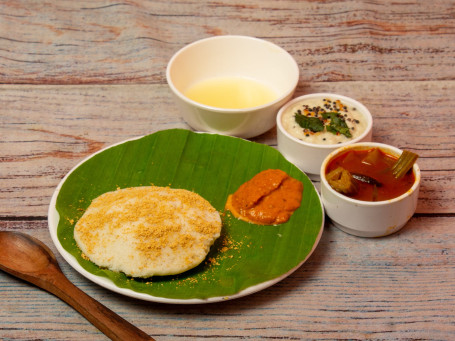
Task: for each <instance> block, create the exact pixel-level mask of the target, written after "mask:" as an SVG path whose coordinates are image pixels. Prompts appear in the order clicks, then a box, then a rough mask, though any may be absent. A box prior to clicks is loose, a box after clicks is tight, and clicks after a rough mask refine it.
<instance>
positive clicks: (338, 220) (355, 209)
mask: <svg viewBox="0 0 455 341" xmlns="http://www.w3.org/2000/svg"><path fill="white" fill-rule="evenodd" d="M372 147H379V148H380V149H381V150H383V151H384V152H386V153H388V154H390V155H394V156H397V157H399V156H400V155H401V153H402V151H401V150H400V149H398V148H395V147H393V146H389V145H386V144H382V143H374V142H365V143H356V144H353V145H349V146H345V147H341V148H339V149H337V150H335V151H334V152H332V153H330V154H329V155H328V156H327V158H326V159H325V160H324V162H323V163H322V166H321V169H320V172H321V198H322V203H323V204H324V208H325V212H326V214H327V215H328V217H329V218H330V219H331V220H332V222H333V223H334V225H335V226H336V227H338V228H339V229H341V230H343V231H345V232H347V233H349V234H353V235H356V236H359V237H382V236H386V235H389V234H391V233H394V232H396V231H398V230H400V229H401V228H402V227H403V226H404V225H405V224H406V223H407V222H408V220H409V219H410V218H411V217H412V215H413V214H414V212H415V210H416V207H417V199H418V196H419V187H420V169H419V166H418V165H417V163H415V164H414V168H413V172H414V176H415V182H414V184H413V186H412V187H411V188H410V189H409V190H408V191H407V192H406V193H404V194H402V195H401V196H399V197H397V198H394V199H390V200H384V201H375V202H372V201H362V200H356V199H351V198H349V197H347V196H345V195H343V194H340V193H338V192H337V191H335V190H334V189H333V188H332V187H331V186H330V185H329V183H328V182H327V179H326V177H325V172H326V168H327V165H328V164H329V163H330V161H331V160H332V159H333V158H335V157H337V156H338V155H340V154H341V153H344V152H346V151H348V150H364V149H370V148H372Z"/></svg>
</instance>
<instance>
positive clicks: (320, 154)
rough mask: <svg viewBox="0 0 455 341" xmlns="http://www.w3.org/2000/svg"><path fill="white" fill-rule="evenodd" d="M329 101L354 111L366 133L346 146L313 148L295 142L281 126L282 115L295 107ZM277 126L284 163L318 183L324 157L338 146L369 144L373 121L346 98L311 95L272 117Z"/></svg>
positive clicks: (291, 102)
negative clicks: (357, 143) (362, 120)
mask: <svg viewBox="0 0 455 341" xmlns="http://www.w3.org/2000/svg"><path fill="white" fill-rule="evenodd" d="M323 98H330V99H339V100H341V101H342V102H343V103H345V104H347V105H349V106H352V107H355V108H356V109H357V111H358V112H360V113H361V114H362V115H363V116H364V118H365V120H366V123H367V124H366V129H365V130H364V131H363V133H362V134H361V135H360V136H358V137H356V138H353V139H351V140H349V141H348V142H343V143H339V144H315V143H308V142H305V141H302V140H300V139H298V138H297V137H294V136H293V135H291V134H290V133H289V132H288V131H287V130H286V129H285V128H284V127H283V123H282V117H283V115H284V114H285V113H286V112H287V111H288V110H292V108H293V107H294V106H295V105H296V104H300V103H304V102H305V101H308V100H313V99H320V100H322V99H323ZM276 123H277V142H278V150H279V151H280V152H281V153H282V154H283V155H284V157H286V159H288V160H289V161H290V162H292V163H294V164H295V165H296V166H297V167H299V168H300V169H301V170H302V171H303V172H305V173H306V174H307V175H308V176H309V177H310V178H311V179H312V180H319V171H320V169H321V164H322V162H323V161H324V159H325V157H326V156H327V155H329V154H330V153H331V152H332V151H334V150H335V149H337V148H340V147H342V146H346V145H350V144H353V143H356V142H367V141H371V138H372V134H373V118H372V116H371V113H370V111H369V110H368V109H367V108H366V107H365V106H364V105H363V104H362V103H360V102H358V101H356V100H355V99H352V98H350V97H346V96H342V95H338V94H332V93H314V94H308V95H304V96H300V97H297V98H294V99H293V100H292V101H290V102H288V103H286V104H285V105H284V106H283V107H282V108H281V109H280V110H279V112H278V115H277V117H276Z"/></svg>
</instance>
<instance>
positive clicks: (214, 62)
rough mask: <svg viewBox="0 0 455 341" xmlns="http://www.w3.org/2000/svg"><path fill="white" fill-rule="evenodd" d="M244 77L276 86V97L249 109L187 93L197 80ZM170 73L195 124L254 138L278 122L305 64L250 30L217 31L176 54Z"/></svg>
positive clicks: (182, 107) (186, 115)
mask: <svg viewBox="0 0 455 341" xmlns="http://www.w3.org/2000/svg"><path fill="white" fill-rule="evenodd" d="M223 77H240V78H247V79H250V80H254V81H256V82H259V83H261V84H263V85H265V86H267V87H269V88H271V89H272V90H273V91H274V92H275V93H276V95H277V97H276V99H274V100H273V101H271V102H269V103H266V104H264V105H261V106H257V107H251V108H246V109H224V108H217V107H212V106H207V105H204V104H200V103H198V102H195V101H193V100H191V99H189V98H188V97H186V96H185V92H186V91H187V90H188V88H189V87H191V86H192V85H194V84H196V83H198V82H201V81H204V80H208V79H213V78H223ZM166 78H167V82H168V84H169V87H170V88H171V90H172V93H173V94H174V97H175V99H176V103H177V105H178V106H179V108H180V110H181V114H182V116H183V118H184V120H185V121H186V122H187V123H188V124H189V125H190V126H191V127H192V128H193V129H195V130H198V131H207V132H213V133H219V134H225V135H233V136H238V137H243V138H250V137H254V136H257V135H260V134H262V133H265V132H266V131H268V130H270V129H271V128H273V127H274V126H275V118H276V114H277V112H278V110H279V108H280V107H281V106H282V105H283V104H284V103H286V102H287V101H289V100H290V99H291V98H292V95H293V94H294V91H295V88H296V87H297V83H298V80H299V67H298V65H297V63H296V61H295V60H294V59H293V58H292V56H291V55H290V54H289V53H288V52H286V51H285V50H284V49H282V48H281V47H279V46H277V45H275V44H273V43H271V42H268V41H265V40H262V39H258V38H253V37H247V36H232V35H226V36H215V37H211V38H206V39H202V40H199V41H196V42H194V43H191V44H189V45H187V46H185V47H183V48H182V49H181V50H179V51H178V52H177V53H175V54H174V56H173V57H172V58H171V59H170V61H169V64H168V66H167V69H166Z"/></svg>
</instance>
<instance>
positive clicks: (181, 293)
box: [56, 129, 324, 300]
mask: <svg viewBox="0 0 455 341" xmlns="http://www.w3.org/2000/svg"><path fill="white" fill-rule="evenodd" d="M269 168H276V169H282V170H284V171H286V172H287V173H288V174H289V175H291V176H292V177H294V178H296V179H298V180H300V181H301V182H302V183H303V184H304V192H303V199H302V204H301V206H300V208H299V209H298V210H297V211H295V212H294V214H293V215H292V217H291V219H290V220H289V221H288V222H287V223H285V224H281V225H277V226H261V225H255V224H250V223H246V222H243V221H241V220H238V219H236V218H235V217H233V216H232V215H231V214H230V212H229V211H226V210H225V208H224V205H225V203H226V199H227V197H228V195H229V194H231V193H233V192H235V191H236V190H237V188H238V187H239V186H240V185H241V184H242V183H244V182H245V181H247V180H249V179H251V178H252V177H253V176H254V175H255V174H257V173H259V172H260V171H262V170H265V169H269ZM149 185H156V186H170V187H172V188H184V189H188V190H191V191H193V192H195V193H198V194H199V195H201V196H202V197H204V198H205V199H207V200H208V201H209V202H210V203H211V204H212V205H213V206H214V207H215V208H216V209H217V210H218V211H219V212H220V213H221V216H222V220H223V229H222V235H221V237H220V238H219V239H218V240H217V241H216V242H215V244H214V245H213V246H212V248H211V250H210V253H209V255H208V256H207V258H206V261H204V262H203V263H202V264H200V265H199V266H197V267H196V268H194V269H192V270H189V271H186V272H184V273H182V274H179V275H175V276H163V277H159V276H156V277H152V278H147V279H137V278H131V277H128V276H126V275H125V274H123V273H117V272H113V271H110V270H107V269H103V268H100V267H98V266H96V265H95V264H93V263H92V262H90V261H88V260H86V259H84V258H83V257H82V255H81V251H80V249H79V248H78V247H77V245H76V242H75V240H74V237H73V230H74V225H75V223H76V222H77V220H78V219H79V218H80V217H81V216H82V214H83V213H84V211H85V210H86V208H87V207H88V206H89V205H90V202H91V200H92V199H94V198H96V197H97V196H99V195H101V194H102V193H105V192H108V191H113V190H115V189H117V188H125V187H132V186H149ZM56 210H57V211H58V213H59V216H60V219H59V223H58V227H57V237H58V240H59V242H60V243H61V245H62V247H63V248H64V249H65V250H66V251H68V252H69V253H70V254H71V255H73V256H74V257H75V258H76V259H77V261H78V262H79V264H80V265H81V266H82V267H83V268H84V269H85V270H86V271H87V272H89V273H91V274H94V275H96V276H102V277H106V278H109V279H110V280H112V281H113V282H114V283H115V285H116V286H117V287H119V288H128V289H131V290H133V291H134V292H138V293H145V294H148V295H151V296H153V297H161V298H169V299H184V300H186V299H193V298H198V299H206V298H210V297H220V296H230V295H234V294H236V293H238V292H240V291H242V290H244V289H246V288H249V287H251V286H254V285H257V284H261V283H264V282H267V281H270V280H273V279H276V278H278V277H280V276H283V275H284V274H286V273H287V272H289V271H291V270H292V269H294V268H296V267H297V266H298V265H299V264H301V263H302V262H303V261H304V260H305V259H306V258H307V257H308V255H309V254H311V252H312V250H313V248H314V247H315V245H316V244H317V242H318V240H319V237H320V233H321V232H322V228H323V221H324V212H323V209H322V205H321V203H320V200H319V196H318V194H317V192H316V190H315V188H314V186H313V184H312V183H311V181H310V180H309V179H308V177H307V176H306V175H305V174H304V173H302V172H301V171H300V170H299V169H298V168H297V167H295V166H294V165H292V164H291V163H289V162H288V161H287V160H286V159H285V158H284V157H283V156H282V155H281V154H280V153H279V152H278V151H277V150H275V149H274V148H272V147H269V146H266V145H262V144H259V143H254V142H250V141H246V140H243V139H239V138H235V137H229V136H222V135H217V134H207V133H194V132H191V131H189V130H183V129H172V130H164V131H159V132H157V133H154V134H151V135H148V136H145V137H142V138H139V139H136V140H131V141H127V142H124V143H121V144H119V145H116V146H113V147H110V148H107V149H106V150H104V151H102V152H100V153H97V154H95V155H94V156H92V157H91V158H89V159H87V160H86V161H85V162H83V163H81V164H80V165H79V166H78V167H77V168H75V169H74V170H73V171H72V172H71V173H70V174H69V175H68V177H67V178H66V180H65V181H64V183H63V184H62V186H61V189H60V191H59V193H58V197H57V201H56Z"/></svg>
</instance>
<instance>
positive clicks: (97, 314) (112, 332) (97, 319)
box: [38, 272, 154, 341]
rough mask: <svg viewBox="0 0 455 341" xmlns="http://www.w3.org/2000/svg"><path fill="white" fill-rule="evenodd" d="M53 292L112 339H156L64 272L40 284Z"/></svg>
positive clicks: (53, 274) (55, 274)
mask: <svg viewBox="0 0 455 341" xmlns="http://www.w3.org/2000/svg"><path fill="white" fill-rule="evenodd" d="M38 285H39V286H40V287H42V288H43V289H45V290H47V291H49V292H51V293H53V294H54V295H55V296H57V297H59V298H60V299H62V300H63V301H65V302H66V303H68V304H69V305H71V306H72V307H73V308H74V309H76V310H77V311H78V312H79V313H80V314H81V315H83V316H84V317H85V318H86V319H87V320H89V321H90V322H91V323H92V324H93V325H94V326H95V327H97V328H98V329H99V330H101V331H102V332H103V333H104V334H105V335H106V336H108V337H109V338H110V339H112V340H122V341H123V340H154V339H153V338H152V337H150V336H149V335H148V334H146V333H145V332H143V331H142V330H140V329H139V328H137V327H135V326H133V325H132V324H131V323H129V322H128V321H126V320H124V319H123V318H122V317H120V316H119V315H117V314H116V313H114V312H113V311H112V310H110V309H109V308H107V307H105V306H104V305H102V304H101V303H99V302H98V301H96V300H94V299H93V298H92V297H90V296H88V295H87V294H86V293H84V292H83V291H82V290H80V289H79V288H78V287H76V286H75V285H74V284H73V283H71V282H70V281H69V280H68V279H67V278H66V277H65V275H64V274H63V273H61V272H54V273H52V276H51V278H49V280H47V281H43V282H41V283H39V284H38Z"/></svg>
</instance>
